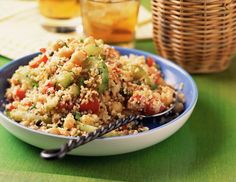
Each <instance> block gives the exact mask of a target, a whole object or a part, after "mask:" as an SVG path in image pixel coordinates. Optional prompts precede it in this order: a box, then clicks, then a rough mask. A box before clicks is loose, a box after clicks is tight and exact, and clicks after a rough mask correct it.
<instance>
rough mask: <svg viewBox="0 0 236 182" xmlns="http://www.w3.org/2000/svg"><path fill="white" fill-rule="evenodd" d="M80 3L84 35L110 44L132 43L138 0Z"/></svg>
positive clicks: (87, 0) (82, 1)
mask: <svg viewBox="0 0 236 182" xmlns="http://www.w3.org/2000/svg"><path fill="white" fill-rule="evenodd" d="M80 4H81V15H82V23H83V29H84V33H85V35H86V36H93V37H95V38H97V39H103V40H104V42H106V43H110V44H122V43H125V44H126V45H130V44H132V43H133V40H134V36H135V26H136V23H137V15H138V10H139V4H140V2H139V0H81V1H80Z"/></svg>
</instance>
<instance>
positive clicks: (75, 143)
mask: <svg viewBox="0 0 236 182" xmlns="http://www.w3.org/2000/svg"><path fill="white" fill-rule="evenodd" d="M175 95H177V94H175ZM177 98H178V97H177V96H176V97H175V101H174V103H172V105H171V106H170V107H169V108H168V109H167V110H165V111H163V112H161V113H157V114H154V115H130V116H127V117H125V118H122V119H118V120H116V121H115V122H112V123H109V124H108V125H105V126H102V127H100V128H98V129H96V130H94V131H93V132H89V133H88V134H87V135H84V136H79V137H78V138H77V139H70V140H69V141H68V142H66V143H65V144H63V145H62V146H61V148H58V149H46V150H43V151H42V152H41V153H40V156H41V157H42V158H44V159H60V158H63V157H64V156H65V155H66V154H67V153H68V152H70V151H71V150H73V149H75V148H77V147H79V146H81V145H84V144H86V143H88V142H90V141H92V140H95V139H96V138H98V137H101V136H103V135H105V134H106V133H109V132H111V131H112V130H114V129H117V128H119V127H120V126H122V125H125V124H128V123H130V122H132V121H140V120H142V119H145V118H157V117H161V116H164V115H168V113H170V112H171V111H172V110H173V109H174V107H175V106H176V104H177V102H178V101H177Z"/></svg>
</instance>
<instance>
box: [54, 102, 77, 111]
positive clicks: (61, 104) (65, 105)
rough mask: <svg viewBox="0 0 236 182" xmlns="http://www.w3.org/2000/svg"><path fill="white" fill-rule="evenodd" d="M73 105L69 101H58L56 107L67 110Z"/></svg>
mask: <svg viewBox="0 0 236 182" xmlns="http://www.w3.org/2000/svg"><path fill="white" fill-rule="evenodd" d="M73 106H74V104H73V103H71V102H69V101H67V102H59V104H58V108H59V109H65V110H68V111H70V110H72V109H73Z"/></svg>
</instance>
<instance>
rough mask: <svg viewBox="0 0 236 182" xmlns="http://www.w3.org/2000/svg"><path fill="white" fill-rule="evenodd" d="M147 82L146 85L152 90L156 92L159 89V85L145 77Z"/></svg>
mask: <svg viewBox="0 0 236 182" xmlns="http://www.w3.org/2000/svg"><path fill="white" fill-rule="evenodd" d="M145 82H146V84H148V85H149V86H150V87H151V89H152V90H155V89H157V87H158V85H157V84H155V83H153V82H152V81H151V79H150V78H149V76H148V75H145Z"/></svg>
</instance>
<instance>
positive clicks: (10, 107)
mask: <svg viewBox="0 0 236 182" xmlns="http://www.w3.org/2000/svg"><path fill="white" fill-rule="evenodd" d="M15 108H16V107H15V106H13V105H12V104H9V105H8V106H7V110H9V111H12V110H13V109H15Z"/></svg>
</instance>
